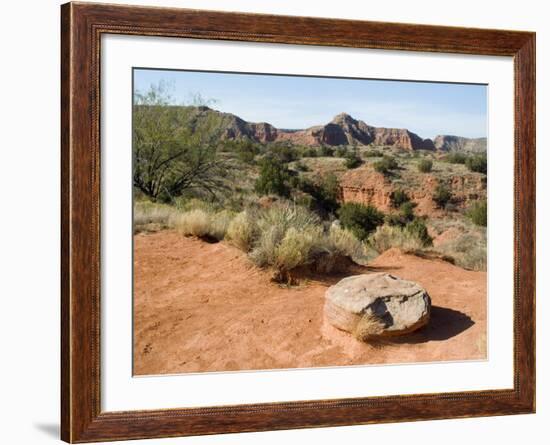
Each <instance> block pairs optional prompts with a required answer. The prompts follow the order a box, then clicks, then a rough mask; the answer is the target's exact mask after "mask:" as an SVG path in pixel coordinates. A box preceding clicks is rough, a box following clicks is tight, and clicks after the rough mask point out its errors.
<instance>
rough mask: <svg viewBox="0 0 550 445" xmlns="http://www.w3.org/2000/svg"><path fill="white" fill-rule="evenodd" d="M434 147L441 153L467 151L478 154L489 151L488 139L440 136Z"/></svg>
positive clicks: (436, 139)
mask: <svg viewBox="0 0 550 445" xmlns="http://www.w3.org/2000/svg"><path fill="white" fill-rule="evenodd" d="M434 145H435V148H436V149H437V150H440V151H466V152H471V153H478V152H483V151H487V138H464V137H461V136H453V135H439V136H436V137H435V139H434Z"/></svg>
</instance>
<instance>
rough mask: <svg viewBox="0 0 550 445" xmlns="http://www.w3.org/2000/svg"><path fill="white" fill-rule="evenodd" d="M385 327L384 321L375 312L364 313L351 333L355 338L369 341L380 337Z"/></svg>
mask: <svg viewBox="0 0 550 445" xmlns="http://www.w3.org/2000/svg"><path fill="white" fill-rule="evenodd" d="M385 327H386V325H385V323H384V322H383V321H382V320H381V319H380V318H379V317H378V316H376V315H375V314H372V313H371V314H365V315H363V316H362V317H361V319H360V320H359V322H358V323H357V326H355V330H354V332H353V335H354V336H355V338H356V339H357V340H360V341H363V342H368V343H370V342H372V341H375V340H377V339H379V338H380V335H381V334H382V333H383V332H384V329H385Z"/></svg>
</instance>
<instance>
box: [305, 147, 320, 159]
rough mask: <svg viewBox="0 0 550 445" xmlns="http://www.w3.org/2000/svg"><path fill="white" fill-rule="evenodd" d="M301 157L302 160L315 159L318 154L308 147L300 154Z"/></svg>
mask: <svg viewBox="0 0 550 445" xmlns="http://www.w3.org/2000/svg"><path fill="white" fill-rule="evenodd" d="M302 156H303V157H304V158H316V157H317V156H319V153H317V150H315V148H313V147H309V148H306V149H305V150H304V151H303V152H302Z"/></svg>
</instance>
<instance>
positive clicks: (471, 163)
mask: <svg viewBox="0 0 550 445" xmlns="http://www.w3.org/2000/svg"><path fill="white" fill-rule="evenodd" d="M466 167H468V169H469V170H470V171H473V172H477V173H484V174H487V155H485V154H479V155H475V156H470V157H469V158H468V159H466Z"/></svg>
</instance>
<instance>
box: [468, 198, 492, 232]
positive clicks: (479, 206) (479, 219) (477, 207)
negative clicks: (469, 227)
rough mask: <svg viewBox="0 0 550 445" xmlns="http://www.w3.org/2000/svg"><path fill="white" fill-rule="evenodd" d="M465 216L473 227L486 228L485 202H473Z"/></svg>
mask: <svg viewBox="0 0 550 445" xmlns="http://www.w3.org/2000/svg"><path fill="white" fill-rule="evenodd" d="M466 215H467V216H468V218H470V219H471V220H472V222H473V223H474V224H475V225H477V226H483V227H487V201H486V200H482V201H476V202H474V203H473V204H472V205H471V206H470V208H469V209H468V211H467V212H466Z"/></svg>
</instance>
